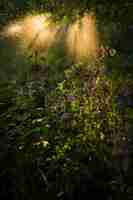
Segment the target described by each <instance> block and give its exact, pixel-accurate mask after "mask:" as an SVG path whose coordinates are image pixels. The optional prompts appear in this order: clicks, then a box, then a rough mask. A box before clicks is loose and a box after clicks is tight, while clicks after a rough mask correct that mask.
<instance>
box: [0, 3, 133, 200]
mask: <svg viewBox="0 0 133 200" xmlns="http://www.w3.org/2000/svg"><path fill="white" fill-rule="evenodd" d="M8 2H10V4H9V5H10V6H9V5H8V6H7V7H6V6H5V5H6V3H7V1H5V2H4V3H3V4H2V3H1V4H0V6H1V7H0V8H3V6H4V8H5V7H6V8H5V10H6V12H8V13H9V11H11V10H12V12H13V15H14V16H15V14H16V13H17V12H18V11H16V10H17V9H16V4H17V3H18V2H17V1H12V3H11V1H8ZM22 2H23V3H22V4H23V6H22V7H21V6H20V8H21V9H22V10H23V12H25V10H28V9H31V10H32V9H34V8H35V9H37V8H39V9H42V10H50V11H52V12H53V16H54V17H57V19H58V20H59V19H61V23H62V24H64V23H65V24H66V23H67V22H68V21H69V20H71V18H72V20H73V18H74V17H75V16H77V13H78V14H80V15H82V12H83V11H84V10H88V9H89V8H93V9H96V10H98V12H97V13H98V20H97V27H98V30H99V32H100V33H101V41H102V43H103V45H107V46H110V47H114V46H113V45H114V43H113V38H112V35H113V34H114V33H115V32H116V30H117V28H118V27H122V30H123V25H120V24H119V22H120V21H121V20H123V18H122V15H123V12H126V11H123V10H124V9H122V10H119V12H118V13H117V14H116V11H117V9H118V8H121V5H120V3H119V2H123V1H119V2H118V3H117V4H115V2H114V1H110V2H111V3H106V2H107V1H104V0H103V1H97V0H95V1H94V0H93V1H86V0H84V1H73V2H71V1H65V0H64V1H46V0H39V1H36V0H32V1H31V0H29V1H22ZM99 2H100V3H101V4H102V5H99ZM126 2H128V1H126ZM12 4H13V5H14V6H13V5H12ZM104 4H105V5H104ZM17 5H18V6H19V4H17ZM42 5H43V6H42ZM70 5H71V6H70ZM110 5H111V6H112V7H111V8H110ZM115 5H116V6H115ZM42 7H43V8H42ZM103 9H104V10H103ZM128 9H129V10H130V8H129V7H128ZM128 9H127V10H128ZM107 11H109V15H108V17H106V19H105V16H107ZM19 12H20V10H19ZM116 15H117V17H116ZM14 16H9V18H12V17H14ZM62 16H63V17H62ZM125 17H126V16H125ZM7 19H8V18H6V20H7ZM102 19H104V20H102ZM115 20H116V21H117V23H115V24H114V21H115ZM110 21H111V22H110ZM109 22H110V23H109ZM1 23H5V22H3V21H2V20H1ZM109 50H110V49H109ZM26 54H27V58H26V60H28V61H27V62H26V66H27V65H28V67H27V68H23V70H22V67H20V64H21V65H22V63H19V62H18V63H17V64H16V65H17V67H18V68H17V69H19V70H17V69H16V71H17V72H16V73H15V75H14V76H13V77H11V78H9V79H8V78H7V77H6V78H7V79H6V78H5V77H4V78H3V79H1V81H0V88H1V94H0V163H1V166H0V184H1V188H0V198H1V199H20V200H21V199H22V200H23V199H32V200H34V199H37V198H38V199H44V198H45V199H46V200H47V199H59V200H63V199H64V200H65V199H67V200H71V199H73V200H75V199H79V200H80V199H88V198H90V199H98V198H99V199H106V200H109V199H110V200H111V199H117V200H118V199H123V200H124V199H132V197H133V188H132V175H133V173H132V163H133V162H132V152H133V151H132V122H133V101H132V97H133V93H132V87H133V83H132V66H131V65H128V64H125V63H124V62H122V61H125V59H124V56H123V54H121V52H120V53H119V52H118V51H117V50H116V54H115V55H113V56H110V55H111V54H108V56H107V57H104V58H100V57H99V58H98V59H97V60H95V61H93V62H91V61H88V63H86V64H83V63H78V64H76V63H73V62H72V61H71V60H68V59H67V58H66V54H65V49H64V46H63V45H62V43H61V41H59V42H57V43H56V45H55V46H52V48H51V49H50V50H49V52H48V54H47V55H46V56H45V57H41V55H38V58H37V62H36V59H35V60H34V55H32V56H30V57H29V54H30V52H28V53H27V52H26ZM12 57H15V55H12ZM126 58H127V57H126ZM103 59H104V60H103ZM122 59H123V60H122ZM129 59H130V58H129ZM129 62H130V61H129ZM15 63H16V61H15ZM8 64H9V63H8ZM2 65H3V67H2ZM23 65H24V64H23ZM4 66H5V65H4V62H2V61H1V68H2V70H3V69H4ZM124 66H126V69H125V68H124ZM122 67H123V68H122ZM7 68H8V67H7ZM127 68H128V70H127ZM9 69H10V68H9ZM9 69H7V71H6V72H5V73H4V72H3V71H2V70H1V71H2V73H3V74H9V75H10V71H12V70H11V69H10V70H9ZM8 70H9V71H8ZM19 73H20V74H19ZM1 77H2V75H1ZM5 79H6V80H5Z"/></svg>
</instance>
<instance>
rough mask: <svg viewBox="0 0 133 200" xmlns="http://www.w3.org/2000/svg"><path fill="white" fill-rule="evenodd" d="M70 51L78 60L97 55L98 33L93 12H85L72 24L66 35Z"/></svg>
mask: <svg viewBox="0 0 133 200" xmlns="http://www.w3.org/2000/svg"><path fill="white" fill-rule="evenodd" d="M66 47H67V49H68V53H69V55H70V56H72V57H73V58H74V59H75V60H76V61H84V60H86V59H88V58H90V57H96V54H97V47H98V33H97V30H96V24H95V15H94V14H93V13H90V14H85V15H84V16H83V17H82V18H81V19H78V20H77V21H76V22H74V23H73V24H72V25H70V27H69V29H68V33H67V37H66Z"/></svg>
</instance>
